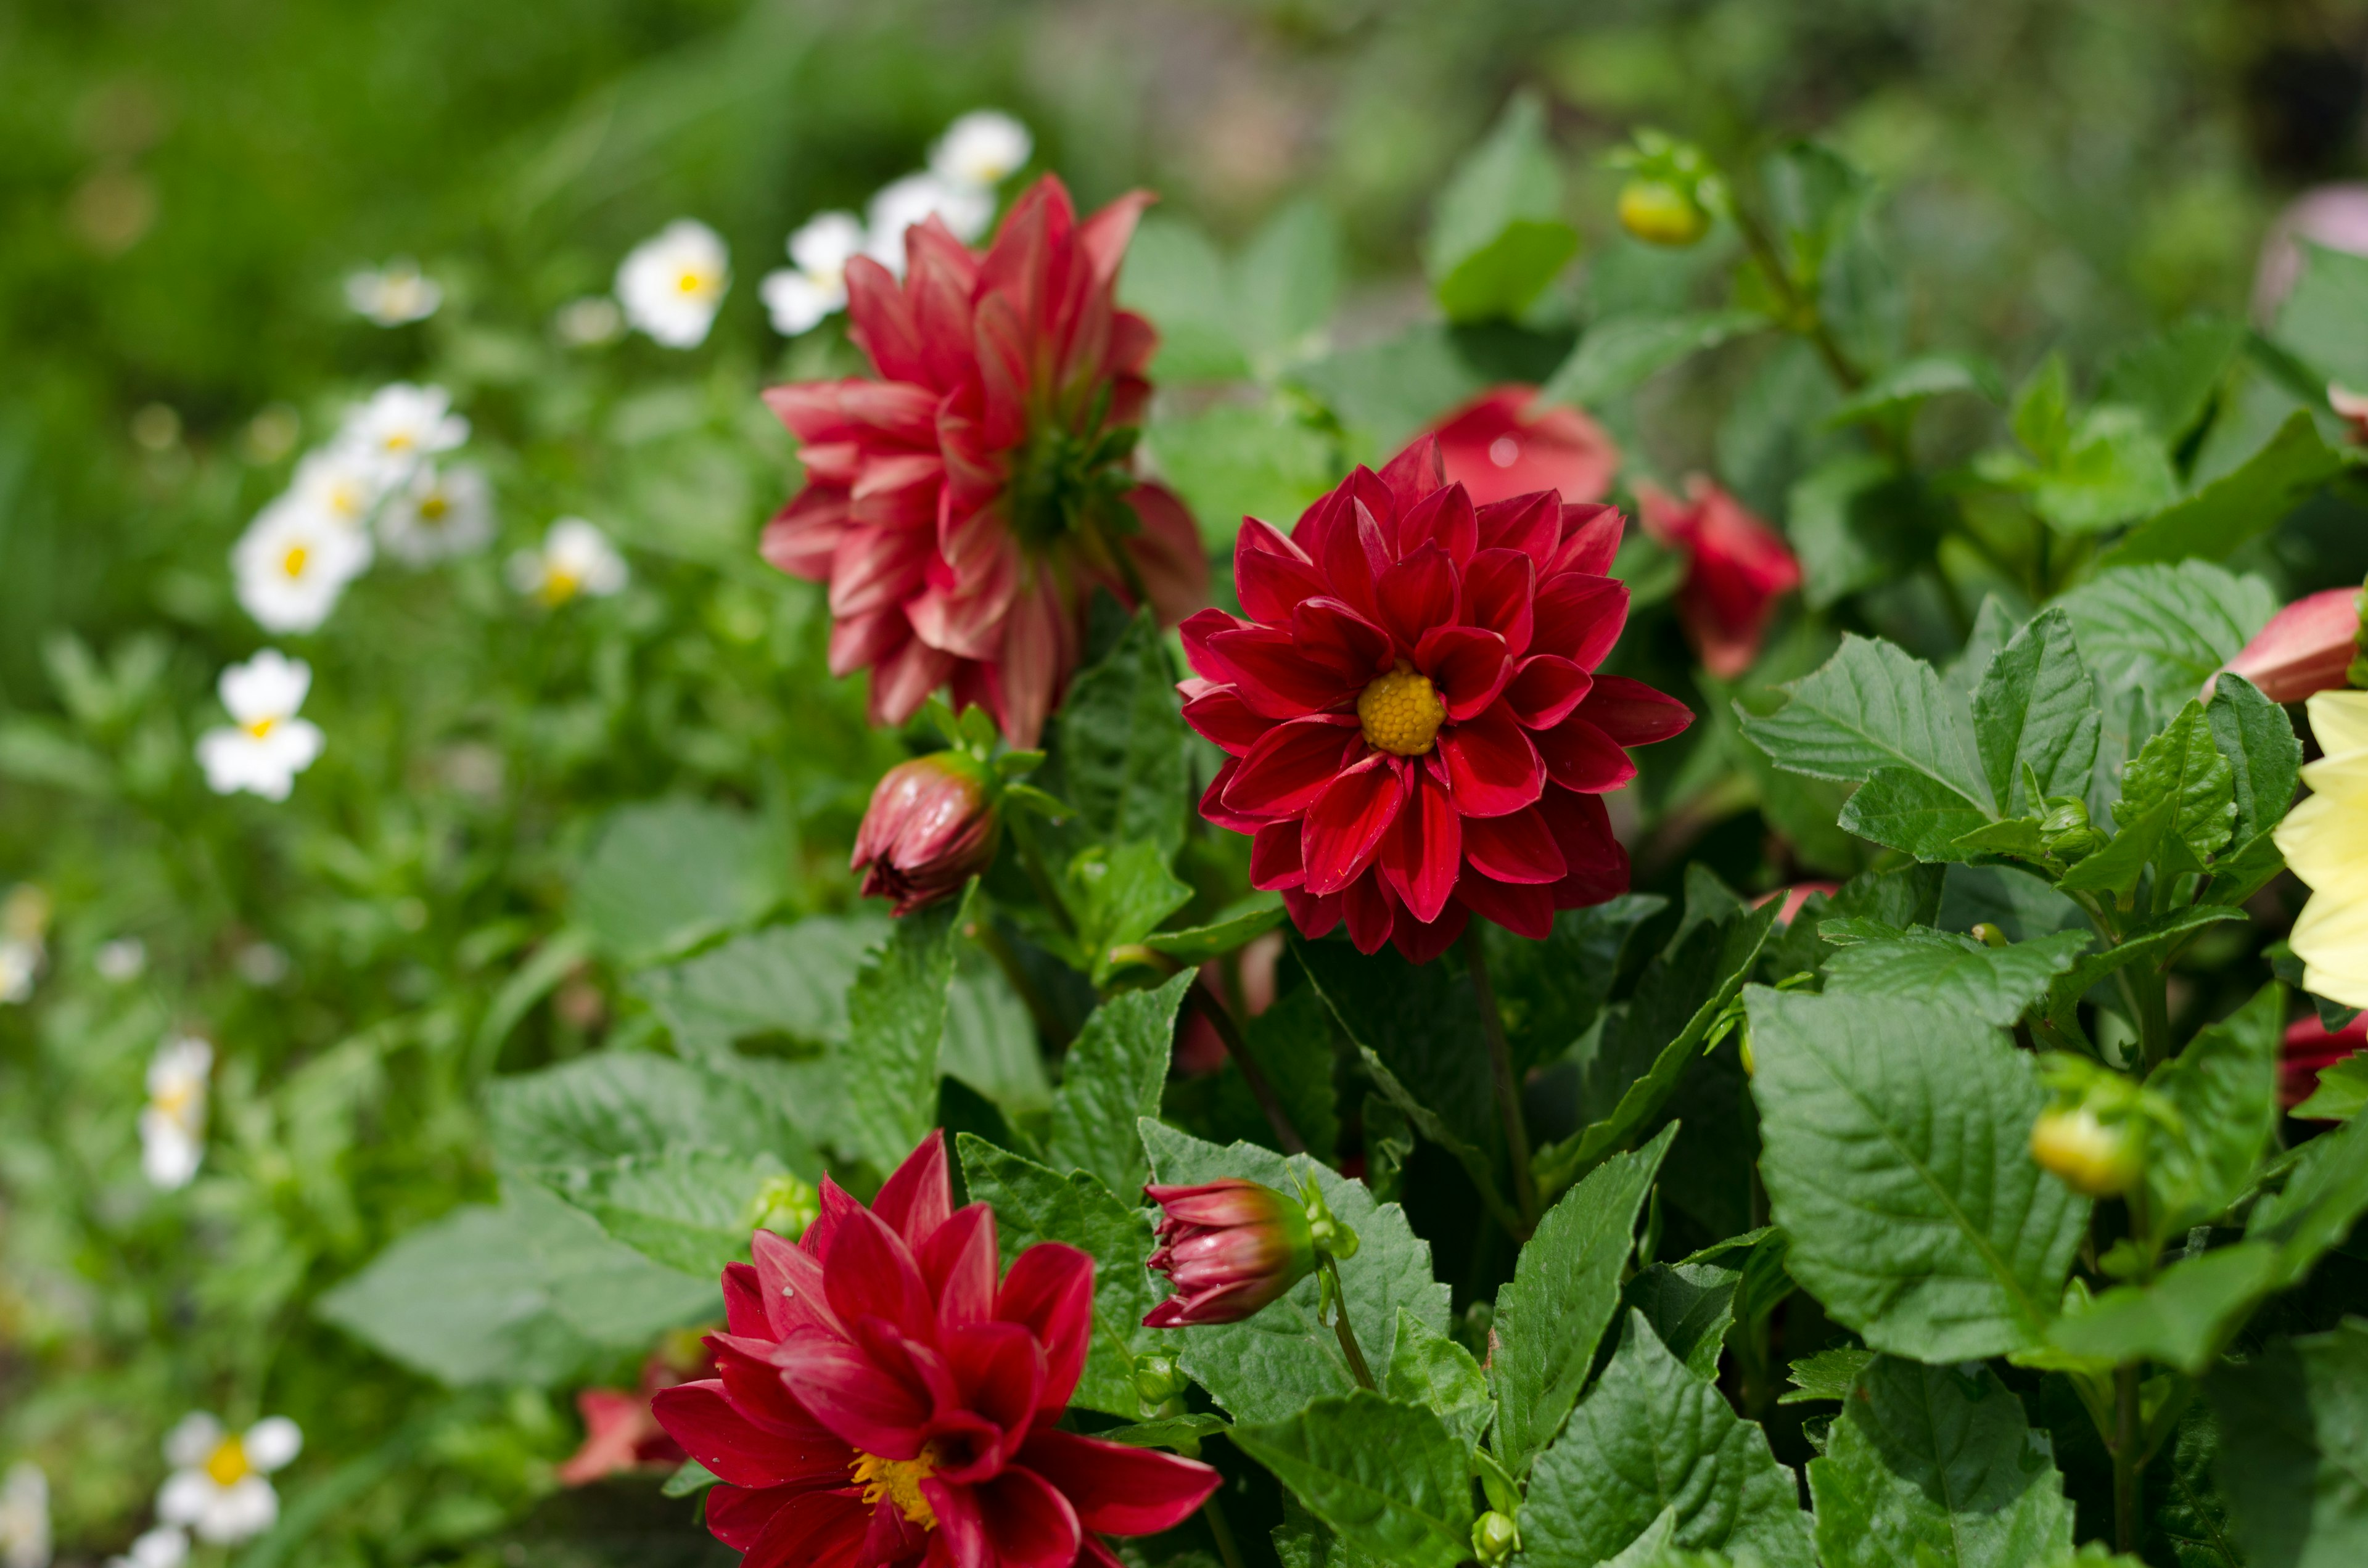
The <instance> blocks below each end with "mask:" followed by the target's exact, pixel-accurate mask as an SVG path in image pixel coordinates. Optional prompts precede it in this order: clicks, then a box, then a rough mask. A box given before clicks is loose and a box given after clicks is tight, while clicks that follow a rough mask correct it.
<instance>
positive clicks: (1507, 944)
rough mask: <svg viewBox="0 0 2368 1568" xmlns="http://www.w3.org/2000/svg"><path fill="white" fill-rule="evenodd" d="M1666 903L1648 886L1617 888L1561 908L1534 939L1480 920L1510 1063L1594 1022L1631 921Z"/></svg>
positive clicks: (1555, 1051)
mask: <svg viewBox="0 0 2368 1568" xmlns="http://www.w3.org/2000/svg"><path fill="white" fill-rule="evenodd" d="M1667 907H1668V900H1667V899H1664V898H1660V897H1658V896H1656V895H1655V894H1652V893H1622V894H1621V895H1620V896H1619V897H1617V898H1613V899H1609V900H1606V901H1605V902H1604V903H1592V904H1588V905H1587V906H1585V907H1584V908H1580V909H1565V910H1563V911H1562V912H1560V913H1559V914H1557V915H1555V916H1554V928H1553V929H1552V930H1551V931H1549V932H1548V933H1547V934H1546V937H1545V939H1544V940H1543V941H1538V942H1532V941H1529V940H1526V939H1524V938H1522V937H1516V936H1515V935H1513V934H1512V933H1511V932H1510V931H1508V930H1506V929H1505V928H1504V927H1503V926H1496V925H1490V926H1486V927H1484V928H1483V930H1482V931H1481V937H1482V939H1483V940H1484V941H1485V942H1486V944H1487V952H1488V973H1489V978H1490V979H1491V980H1493V981H1494V982H1495V983H1496V987H1497V1010H1498V1012H1499V1013H1500V1014H1501V1015H1502V1017H1503V1018H1504V1022H1505V1031H1506V1033H1507V1034H1508V1036H1510V1037H1511V1040H1512V1042H1513V1057H1514V1065H1515V1067H1516V1070H1526V1069H1527V1068H1528V1067H1529V1066H1531V1065H1532V1064H1534V1063H1536V1062H1543V1061H1551V1060H1553V1059H1554V1058H1555V1057H1558V1056H1560V1055H1561V1054H1562V1053H1563V1052H1564V1051H1565V1050H1566V1049H1567V1048H1568V1047H1569V1045H1570V1044H1571V1042H1572V1041H1574V1040H1577V1039H1578V1037H1579V1036H1581V1035H1583V1034H1585V1033H1586V1032H1587V1031H1588V1029H1589V1028H1592V1027H1593V1026H1594V1023H1595V1020H1596V1019H1597V1017H1600V1015H1601V1013H1602V1011H1603V1006H1604V1004H1605V1003H1606V1002H1607V1001H1609V1000H1610V998H1611V988H1612V985H1613V984H1614V983H1616V982H1617V981H1618V979H1619V978H1620V974H1621V971H1622V965H1623V963H1624V962H1625V960H1626V955H1627V951H1628V947H1629V944H1630V942H1631V941H1632V940H1633V939H1634V937H1635V935H1636V932H1637V930H1638V928H1639V927H1641V926H1643V925H1644V924H1645V922H1646V921H1648V920H1650V919H1651V918H1652V917H1653V916H1654V915H1657V914H1659V913H1660V912H1661V911H1662V910H1663V909H1666V908H1667Z"/></svg>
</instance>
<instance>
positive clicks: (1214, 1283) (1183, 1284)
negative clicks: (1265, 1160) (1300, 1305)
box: [1143, 1176, 1315, 1328]
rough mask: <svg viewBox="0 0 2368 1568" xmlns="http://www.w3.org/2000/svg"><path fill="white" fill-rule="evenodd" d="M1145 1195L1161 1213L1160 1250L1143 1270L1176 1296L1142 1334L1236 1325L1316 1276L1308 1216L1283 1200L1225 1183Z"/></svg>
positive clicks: (1241, 1179) (1255, 1186)
mask: <svg viewBox="0 0 2368 1568" xmlns="http://www.w3.org/2000/svg"><path fill="white" fill-rule="evenodd" d="M1143 1195H1144V1197H1145V1198H1148V1199H1151V1201H1153V1202H1154V1203H1156V1204H1157V1205H1159V1210H1160V1212H1159V1250H1158V1251H1157V1252H1155V1253H1153V1254H1152V1255H1151V1259H1150V1261H1149V1262H1148V1263H1147V1264H1145V1265H1144V1267H1148V1268H1150V1269H1152V1270H1154V1271H1155V1272H1157V1273H1160V1274H1165V1275H1167V1279H1168V1283H1170V1284H1171V1285H1173V1286H1174V1287H1175V1288H1176V1293H1175V1294H1174V1295H1172V1296H1170V1297H1168V1298H1167V1300H1166V1301H1162V1302H1160V1303H1159V1304H1158V1305H1157V1306H1156V1307H1154V1308H1152V1309H1151V1315H1150V1316H1148V1317H1146V1318H1144V1320H1143V1322H1144V1326H1145V1327H1147V1328H1188V1327H1190V1326H1191V1325H1193V1324H1207V1323H1239V1322H1241V1321H1242V1320H1243V1319H1244V1318H1247V1317H1251V1316H1255V1315H1256V1314H1257V1313H1258V1312H1259V1311H1261V1310H1262V1309H1264V1308H1265V1307H1266V1306H1267V1305H1268V1304H1269V1303H1270V1302H1272V1301H1278V1300H1280V1299H1281V1297H1282V1295H1283V1294H1284V1293H1285V1292H1286V1291H1288V1290H1290V1289H1291V1288H1292V1286H1293V1285H1296V1284H1298V1283H1299V1282H1300V1281H1301V1280H1302V1279H1304V1278H1307V1276H1308V1275H1309V1274H1311V1273H1313V1272H1314V1271H1315V1233H1314V1232H1313V1231H1312V1230H1310V1228H1309V1226H1308V1222H1307V1210H1305V1209H1304V1207H1303V1206H1302V1205H1301V1204H1300V1203H1299V1202H1298V1201H1297V1200H1295V1199H1292V1197H1291V1196H1290V1195H1288V1194H1287V1193H1281V1192H1277V1191H1276V1190H1275V1189H1274V1188H1272V1187H1267V1186H1264V1185H1262V1184H1260V1183H1258V1182H1254V1181H1251V1180H1249V1179H1248V1178H1247V1177H1246V1176H1225V1177H1223V1178H1221V1179H1219V1180H1216V1181H1207V1182H1202V1183H1201V1184H1200V1185H1199V1186H1197V1187H1144V1189H1143Z"/></svg>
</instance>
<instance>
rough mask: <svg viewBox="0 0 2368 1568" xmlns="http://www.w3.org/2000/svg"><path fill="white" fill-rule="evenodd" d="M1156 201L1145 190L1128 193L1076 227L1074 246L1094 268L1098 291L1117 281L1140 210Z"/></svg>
mask: <svg viewBox="0 0 2368 1568" xmlns="http://www.w3.org/2000/svg"><path fill="white" fill-rule="evenodd" d="M1047 177H1050V176H1047ZM1156 200H1158V198H1157V197H1156V196H1154V195H1152V193H1151V192H1149V191H1147V190H1130V191H1128V192H1127V193H1126V194H1125V195H1124V196H1121V197H1120V198H1119V199H1117V200H1115V201H1112V202H1110V204H1109V205H1108V206H1106V207H1104V208H1102V209H1101V210H1099V211H1098V212H1096V213H1095V214H1094V215H1093V216H1092V217H1090V218H1088V219H1087V220H1086V221H1085V222H1083V223H1080V224H1079V225H1077V245H1078V248H1079V249H1081V250H1083V251H1084V252H1085V254H1086V259H1087V262H1088V263H1089V264H1090V265H1091V267H1092V268H1093V281H1094V283H1095V285H1096V286H1097V287H1099V288H1100V289H1104V290H1107V289H1109V288H1110V286H1111V285H1112V284H1113V283H1115V282H1117V281H1118V272H1119V264H1120V263H1121V261H1123V260H1124V259H1125V258H1126V244H1127V241H1129V240H1130V239H1132V238H1133V236H1134V226H1135V224H1136V222H1139V221H1140V220H1141V219H1142V217H1143V210H1144V208H1146V207H1148V206H1150V205H1151V204H1152V203H1153V202H1155V201H1156Z"/></svg>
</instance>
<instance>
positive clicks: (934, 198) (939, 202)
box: [863, 174, 995, 278]
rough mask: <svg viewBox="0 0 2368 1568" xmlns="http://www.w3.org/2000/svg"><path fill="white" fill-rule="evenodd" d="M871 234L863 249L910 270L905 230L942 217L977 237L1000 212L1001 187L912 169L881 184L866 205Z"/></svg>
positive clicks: (957, 234) (898, 269) (962, 236)
mask: <svg viewBox="0 0 2368 1568" xmlns="http://www.w3.org/2000/svg"><path fill="white" fill-rule="evenodd" d="M866 212H867V216H868V217H869V218H870V220H871V237H870V238H869V239H867V240H866V241H865V242H864V246H863V254H864V255H866V256H870V257H871V259H872V260H874V261H876V262H878V263H879V264H880V265H881V266H882V267H886V268H887V269H888V270H889V271H891V272H893V273H894V274H895V275H896V276H897V277H899V278H902V277H904V276H905V230H907V229H909V228H911V227H912V226H913V225H914V224H916V223H924V222H928V220H929V219H931V218H936V219H939V220H940V221H942V222H944V224H945V226H946V227H947V228H949V229H951V230H952V231H953V235H954V238H956V239H958V240H962V241H970V240H974V239H976V238H978V237H979V235H981V234H983V233H986V226H987V224H988V223H989V222H993V221H994V218H995V193H994V192H993V191H991V190H982V189H981V188H979V187H977V186H974V185H956V184H954V183H953V182H952V181H951V180H946V179H940V178H939V177H938V176H936V175H929V174H920V175H906V176H905V177H904V178H903V179H900V180H894V181H891V182H890V183H889V184H887V185H883V186H882V187H880V189H879V191H878V193H877V194H875V195H874V196H873V197H872V198H871V206H870V207H869V208H868V209H867V210H866Z"/></svg>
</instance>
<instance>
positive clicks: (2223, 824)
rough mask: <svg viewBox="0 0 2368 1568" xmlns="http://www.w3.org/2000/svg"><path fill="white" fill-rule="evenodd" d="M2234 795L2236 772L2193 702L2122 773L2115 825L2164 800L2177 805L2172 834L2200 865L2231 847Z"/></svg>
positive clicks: (2234, 809)
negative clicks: (2229, 840) (2222, 753)
mask: <svg viewBox="0 0 2368 1568" xmlns="http://www.w3.org/2000/svg"><path fill="white" fill-rule="evenodd" d="M2235 790H2236V771H2235V769H2234V768H2232V767H2230V766H2229V763H2228V759H2227V758H2226V757H2224V756H2221V755H2220V748H2219V747H2218V746H2217V745H2215V744H2213V739H2212V725H2211V722H2210V721H2209V720H2207V719H2206V718H2205V717H2204V716H2203V703H2201V702H2190V703H2188V704H2187V706H2186V707H2184V708H2181V709H2180V710H2179V716H2178V717H2177V718H2175V719H2173V720H2172V721H2171V722H2170V723H2169V726H2168V727H2167V728H2165V729H2164V730H2163V732H2162V733H2160V734H2158V735H2156V736H2155V737H2154V738H2153V739H2152V740H2149V741H2148V742H2146V746H2145V748H2144V749H2143V750H2141V751H2140V752H2139V753H2138V755H2137V756H2135V758H2133V759H2132V760H2131V762H2130V764H2129V766H2128V767H2126V768H2124V769H2123V773H2122V798H2121V799H2120V800H2119V801H2115V802H2114V803H2113V820H2114V821H2115V822H2116V823H2119V824H2123V826H2127V825H2128V824H2131V823H2133V822H2135V821H2136V820H2138V819H2139V818H2140V817H2143V816H2145V815H2146V813H2147V812H2151V811H2153V810H2154V809H2155V808H2156V807H2157V806H2158V805H2160V804H2161V803H2162V802H2163V801H2173V802H2175V804H2174V805H2173V807H2172V810H2171V818H2170V826H2169V835H2171V836H2175V837H2176V838H2177V839H2178V840H2179V842H2180V843H2182V844H2184V845H2186V846H2187V847H2188V850H2189V851H2190V852H2191V853H2192V855H2193V856H2194V858H2195V859H2196V861H2197V862H2198V863H2199V864H2201V863H2204V862H2208V860H2209V859H2210V858H2211V856H2212V855H2213V854H2214V852H2215V851H2217V850H2219V849H2221V848H2223V847H2225V846H2226V845H2227V843H2228V835H2229V833H2230V832H2231V830H2232V829H2233V827H2234V825H2235V824H2236V820H2237V801H2236V795H2235Z"/></svg>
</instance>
